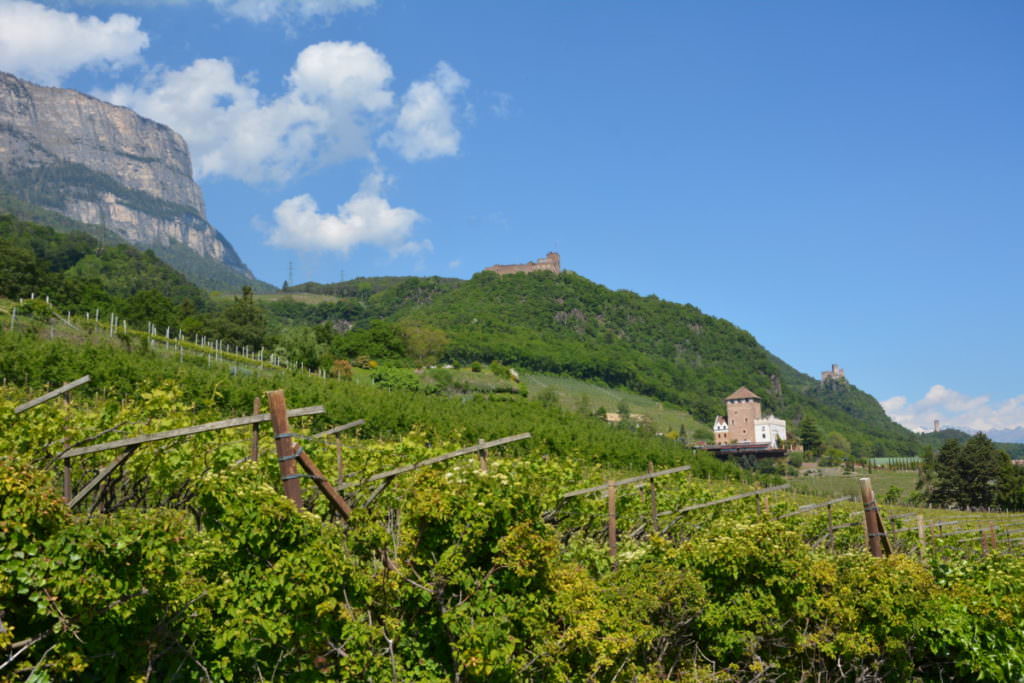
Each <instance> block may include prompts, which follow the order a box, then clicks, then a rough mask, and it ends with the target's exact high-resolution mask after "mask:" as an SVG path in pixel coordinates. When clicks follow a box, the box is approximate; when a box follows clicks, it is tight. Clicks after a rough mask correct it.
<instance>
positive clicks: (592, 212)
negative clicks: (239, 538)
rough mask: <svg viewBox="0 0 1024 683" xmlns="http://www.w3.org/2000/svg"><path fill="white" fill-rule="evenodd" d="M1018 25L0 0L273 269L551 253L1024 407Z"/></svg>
mask: <svg viewBox="0 0 1024 683" xmlns="http://www.w3.org/2000/svg"><path fill="white" fill-rule="evenodd" d="M1022 34H1024V4H1022V3H1020V2H1018V1H1016V0H1007V1H991V2H985V3H965V2H942V1H935V0H928V1H908V2H900V3H889V2H861V3H853V2H847V3H822V2H787V1H782V2H771V3H765V2H732V1H728V0H721V1H719V0H716V1H714V2H712V1H710V0H708V1H706V2H673V3H669V2H630V3H626V2H588V3H575V2H563V3H551V2H531V1H519V2H469V1H466V2H408V1H403V0H293V2H278V1H277V0H195V1H192V2H189V1H186V0H179V1H174V0H167V1H164V2H156V1H154V2H127V0H126V1H124V2H119V3H103V2H88V1H82V2H74V1H71V0H67V1H64V2H49V3H33V2H27V1H25V0H18V1H12V0H0V69H3V70H7V71H12V72H14V73H16V74H18V75H20V76H22V77H25V78H29V79H30V80H34V81H36V82H44V83H47V84H51V85H61V86H64V87H71V88H75V89H78V90H82V91H84V92H89V93H92V94H95V95H98V96H101V97H103V98H105V99H110V100H112V101H115V102H118V103H121V104H125V105H127V106H132V107H133V108H135V109H136V110H138V111H140V112H141V113H143V114H145V115H147V116H150V117H151V118H155V119H156V120H159V121H162V122H164V123H167V124H169V125H171V126H172V127H174V128H175V129H176V130H178V131H179V132H181V133H182V134H183V135H184V136H185V137H186V139H187V140H188V142H189V144H190V147H191V149H192V155H193V165H194V167H195V169H196V173H197V176H198V179H199V182H200V185H201V186H202V188H203V191H204V193H205V196H206V202H207V212H208V217H209V219H210V221H211V222H212V223H213V224H214V225H215V226H216V227H217V228H218V229H219V230H221V232H223V233H224V234H225V235H226V236H227V238H228V239H229V240H230V241H231V242H232V243H233V244H234V245H235V247H236V249H237V250H238V251H239V253H240V255H241V256H242V258H243V260H245V261H246V262H247V263H248V264H249V265H250V266H251V268H252V269H253V271H254V272H255V273H256V275H257V276H258V277H260V278H261V279H264V280H267V281H269V282H271V283H274V284H280V283H281V282H282V281H284V280H285V279H286V278H287V277H288V268H289V263H292V264H293V268H294V280H296V281H304V280H309V279H314V280H319V281H324V282H326V281H336V280H337V279H339V277H342V276H344V277H345V278H351V277H357V276H361V275H365V276H370V275H385V274H387V275H406V274H418V275H435V274H436V275H445V276H455V277H468V276H470V275H471V274H472V273H474V272H476V271H478V270H480V269H481V268H483V267H485V266H488V265H491V264H493V263H509V262H519V261H525V260H529V259H533V258H536V257H539V256H542V255H543V254H544V253H545V252H547V251H549V250H557V251H559V252H560V253H561V254H562V261H563V265H564V266H565V267H566V268H569V269H572V270H574V271H576V272H578V273H580V274H581V275H584V276H586V277H588V278H590V279H592V280H595V281H597V282H599V283H602V284H604V285H607V286H609V287H612V288H616V289H618V288H623V289H631V290H633V291H636V292H639V293H641V294H644V295H646V294H656V295H658V296H660V297H662V298H664V299H668V300H671V301H678V302H686V303H692V304H694V305H696V306H698V307H699V308H701V309H702V310H703V311H704V312H706V313H708V314H711V315H715V316H719V317H723V318H726V319H728V320H730V321H732V322H734V323H736V324H737V325H739V326H741V327H743V328H745V329H747V330H749V331H750V332H751V333H753V334H754V335H755V336H756V337H757V338H758V340H759V341H760V342H761V343H762V344H764V345H765V346H766V347H767V348H768V349H769V350H771V351H772V352H773V353H775V354H776V355H778V356H780V357H781V358H783V359H784V360H786V361H787V362H789V363H791V364H792V365H794V366H795V367H797V368H798V369H799V370H802V371H804V372H807V373H810V374H813V375H816V374H817V373H818V372H819V371H821V370H824V369H826V368H828V367H829V366H830V365H831V363H833V362H835V363H839V364H840V365H842V366H843V367H844V368H845V369H846V372H847V376H848V377H849V379H850V380H851V381H852V382H853V383H855V384H856V385H858V386H859V387H861V388H863V389H865V390H866V391H869V392H870V393H872V394H873V395H875V396H876V397H878V398H879V399H880V400H883V401H885V405H886V407H887V409H889V410H890V413H891V414H893V415H894V416H896V417H897V418H898V419H900V420H901V421H903V422H904V423H905V424H907V425H909V426H925V425H930V424H931V420H932V419H935V418H939V419H941V420H943V422H944V423H946V424H959V425H963V426H965V427H971V428H978V429H985V428H1011V427H1016V426H1021V425H1024V363H1022V362H1021V360H1020V357H1019V353H1020V352H1019V350H1018V349H1019V347H1020V343H1019V338H1020V337H1021V333H1022V328H1024V321H1022V316H1021V305H1020V294H1019V290H1020V286H1019V280H1020V262H1021V257H1022V252H1024V250H1022V246H1024V244H1022V243H1024V237H1022V236H1021V228H1022V227H1024V226H1022V222H1024V221H1022V219H1024V123H1022V122H1024V88H1022V85H1024V43H1022V42H1021V40H1020V36H1021V35H1022ZM29 37H31V38H29Z"/></svg>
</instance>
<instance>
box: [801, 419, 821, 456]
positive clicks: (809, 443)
mask: <svg viewBox="0 0 1024 683" xmlns="http://www.w3.org/2000/svg"><path fill="white" fill-rule="evenodd" d="M800 442H801V443H803V445H804V452H806V453H811V454H813V455H817V454H818V453H821V446H822V440H821V432H819V431H818V425H817V424H815V423H814V418H812V417H811V416H809V415H808V416H807V417H806V418H804V421H803V422H802V423H801V424H800Z"/></svg>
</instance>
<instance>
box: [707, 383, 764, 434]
mask: <svg viewBox="0 0 1024 683" xmlns="http://www.w3.org/2000/svg"><path fill="white" fill-rule="evenodd" d="M725 412H726V416H727V417H726V419H727V421H728V425H729V431H728V432H724V433H722V434H721V436H719V431H718V430H717V429H716V430H715V432H716V433H715V436H716V437H718V438H716V442H717V441H718V439H719V438H721V439H723V441H722V443H745V442H747V443H753V442H754V441H755V432H754V422H755V421H756V420H759V419H761V397H760V396H758V395H757V394H755V393H754V392H753V391H751V390H750V389H747V388H746V387H740V388H739V389H737V390H736V391H734V392H733V393H732V394H731V395H729V396H728V397H726V399H725Z"/></svg>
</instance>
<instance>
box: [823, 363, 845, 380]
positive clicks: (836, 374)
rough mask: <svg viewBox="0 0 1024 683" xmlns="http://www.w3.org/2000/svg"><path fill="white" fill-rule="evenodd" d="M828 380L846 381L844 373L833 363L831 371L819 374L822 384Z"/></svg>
mask: <svg viewBox="0 0 1024 683" xmlns="http://www.w3.org/2000/svg"><path fill="white" fill-rule="evenodd" d="M829 379H836V380H838V379H846V373H845V372H844V371H843V369H842V368H841V367H839V366H838V365H836V364H835V363H833V364H832V369H831V370H825V371H824V372H822V373H821V381H822V382H824V381H825V380H829Z"/></svg>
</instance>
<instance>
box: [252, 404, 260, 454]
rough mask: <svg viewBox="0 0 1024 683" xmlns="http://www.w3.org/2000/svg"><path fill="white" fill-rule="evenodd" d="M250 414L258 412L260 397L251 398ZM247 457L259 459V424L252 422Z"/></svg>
mask: <svg viewBox="0 0 1024 683" xmlns="http://www.w3.org/2000/svg"><path fill="white" fill-rule="evenodd" d="M252 414H253V415H259V414H260V397H259V396H257V397H256V398H254V399H253V400H252ZM249 449H250V450H249V457H250V458H251V459H252V460H253V461H254V462H255V461H256V460H259V459H260V424H259V423H258V422H253V423H252V442H251V443H250V444H249Z"/></svg>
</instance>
